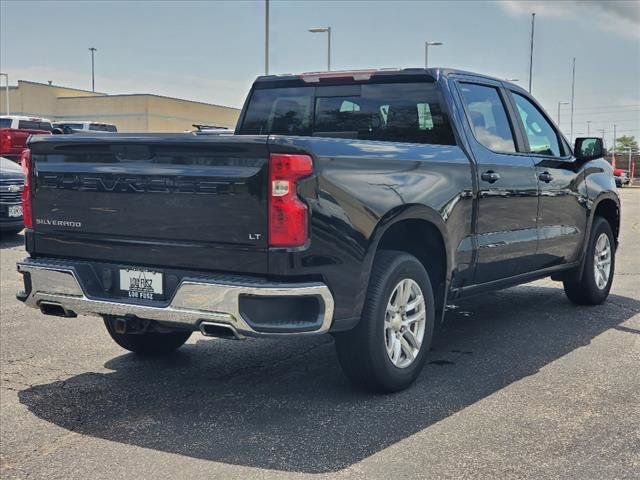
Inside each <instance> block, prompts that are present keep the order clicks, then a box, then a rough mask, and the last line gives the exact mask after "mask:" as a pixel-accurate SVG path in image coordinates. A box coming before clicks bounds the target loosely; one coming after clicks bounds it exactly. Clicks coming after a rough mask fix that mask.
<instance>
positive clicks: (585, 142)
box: [573, 137, 605, 161]
mask: <svg viewBox="0 0 640 480" xmlns="http://www.w3.org/2000/svg"><path fill="white" fill-rule="evenodd" d="M604 153H605V152H604V146H603V144H602V139H601V138H598V137H582V138H576V145H575V148H574V149H573V154H574V156H575V157H576V160H585V161H586V160H594V159H596V158H602V157H604Z"/></svg>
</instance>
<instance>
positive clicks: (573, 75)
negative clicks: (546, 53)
mask: <svg viewBox="0 0 640 480" xmlns="http://www.w3.org/2000/svg"><path fill="white" fill-rule="evenodd" d="M575 93H576V57H573V69H572V71H571V134H570V137H571V141H572V142H573V102H574V100H575Z"/></svg>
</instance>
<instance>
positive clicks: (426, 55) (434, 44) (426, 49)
mask: <svg viewBox="0 0 640 480" xmlns="http://www.w3.org/2000/svg"><path fill="white" fill-rule="evenodd" d="M439 45H442V42H424V68H429V47H437V46H439Z"/></svg>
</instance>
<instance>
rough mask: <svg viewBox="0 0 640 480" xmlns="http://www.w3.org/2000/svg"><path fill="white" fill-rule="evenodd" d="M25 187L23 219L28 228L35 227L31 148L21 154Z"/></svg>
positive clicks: (23, 191) (23, 190) (23, 192)
mask: <svg viewBox="0 0 640 480" xmlns="http://www.w3.org/2000/svg"><path fill="white" fill-rule="evenodd" d="M20 164H21V165H22V173H24V188H23V189H22V221H23V223H24V226H25V227H26V228H33V210H32V203H31V150H29V149H28V148H27V149H26V150H23V151H22V155H20Z"/></svg>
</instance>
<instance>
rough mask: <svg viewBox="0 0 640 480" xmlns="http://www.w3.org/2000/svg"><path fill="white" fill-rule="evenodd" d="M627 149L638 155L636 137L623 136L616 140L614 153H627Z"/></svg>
mask: <svg viewBox="0 0 640 480" xmlns="http://www.w3.org/2000/svg"><path fill="white" fill-rule="evenodd" d="M629 149H631V152H632V153H638V141H637V140H636V137H634V136H633V135H623V136H621V137H618V138H617V139H616V153H627V152H628V151H629ZM612 151H613V149H612Z"/></svg>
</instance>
